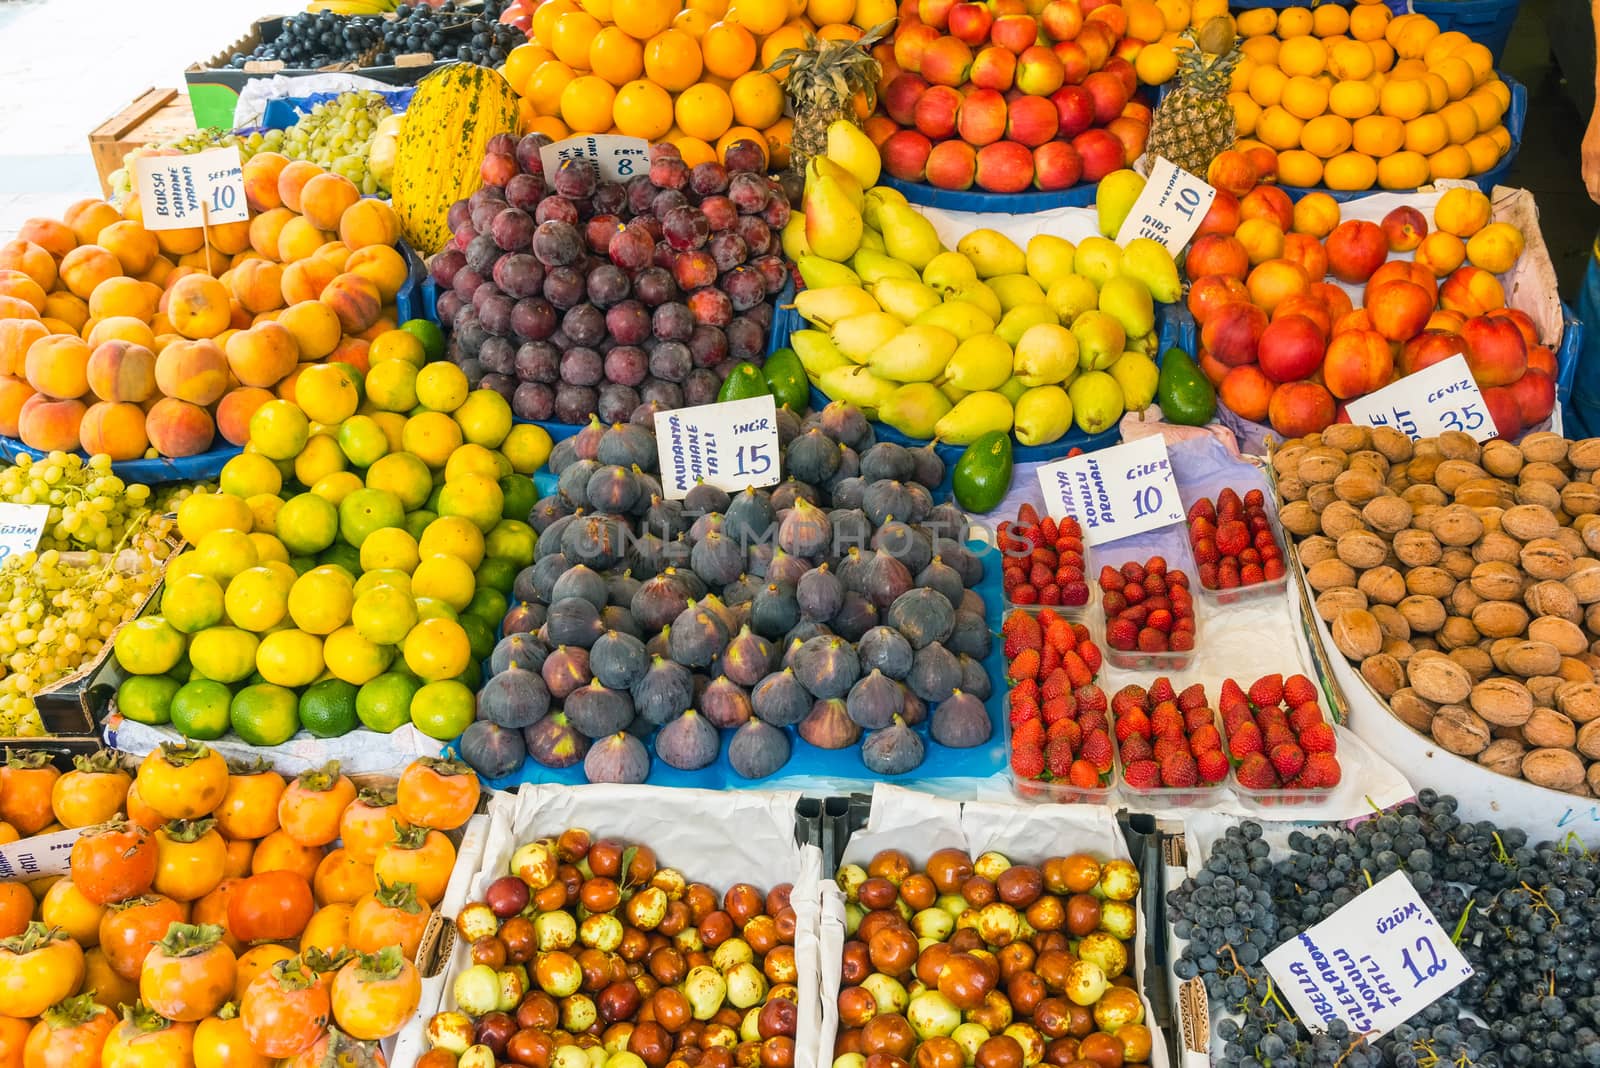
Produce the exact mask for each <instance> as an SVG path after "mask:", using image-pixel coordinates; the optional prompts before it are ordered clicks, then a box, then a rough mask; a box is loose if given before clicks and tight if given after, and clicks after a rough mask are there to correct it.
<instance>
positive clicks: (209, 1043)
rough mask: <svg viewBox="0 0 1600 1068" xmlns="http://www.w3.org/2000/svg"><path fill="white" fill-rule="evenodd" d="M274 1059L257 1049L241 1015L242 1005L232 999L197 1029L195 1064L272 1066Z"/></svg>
mask: <svg viewBox="0 0 1600 1068" xmlns="http://www.w3.org/2000/svg"><path fill="white" fill-rule="evenodd" d="M272 1065H273V1059H272V1058H271V1057H268V1056H267V1055H266V1054H264V1053H257V1052H256V1051H255V1050H254V1049H253V1048H252V1047H251V1045H250V1037H249V1036H248V1035H246V1034H245V1032H244V1021H243V1020H241V1019H239V1006H238V1005H237V1004H236V1003H234V1002H232V1001H230V1002H228V1003H227V1004H226V1005H224V1006H222V1008H220V1009H218V1010H217V1013H216V1015H214V1016H207V1017H206V1018H205V1019H204V1020H201V1021H200V1022H199V1024H197V1025H196V1026H195V1029H194V1068H272Z"/></svg>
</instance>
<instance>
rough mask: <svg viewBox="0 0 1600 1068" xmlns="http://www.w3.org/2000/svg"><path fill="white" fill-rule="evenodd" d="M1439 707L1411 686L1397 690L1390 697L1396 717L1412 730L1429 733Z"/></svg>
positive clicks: (1391, 707) (1390, 706)
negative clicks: (1429, 727)
mask: <svg viewBox="0 0 1600 1068" xmlns="http://www.w3.org/2000/svg"><path fill="white" fill-rule="evenodd" d="M1437 707H1438V706H1437V705H1435V704H1434V703H1433V702H1432V701H1429V700H1428V699H1427V698H1425V697H1423V696H1422V695H1421V694H1419V693H1417V691H1416V690H1413V689H1412V688H1410V687H1409V686H1408V687H1406V688H1404V689H1401V690H1396V691H1395V692H1394V694H1393V695H1392V696H1391V697H1390V698H1389V708H1390V709H1391V710H1392V711H1393V712H1394V714H1395V718H1397V719H1398V720H1400V722H1402V723H1404V724H1405V725H1406V726H1408V727H1410V728H1411V729H1412V730H1414V731H1421V732H1422V733H1424V734H1426V733H1428V725H1429V724H1430V723H1432V722H1433V713H1434V711H1435V709H1437Z"/></svg>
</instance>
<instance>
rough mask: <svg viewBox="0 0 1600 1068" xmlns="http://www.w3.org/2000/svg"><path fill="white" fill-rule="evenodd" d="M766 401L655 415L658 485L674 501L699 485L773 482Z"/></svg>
mask: <svg viewBox="0 0 1600 1068" xmlns="http://www.w3.org/2000/svg"><path fill="white" fill-rule="evenodd" d="M777 412H778V410H777V406H776V405H775V404H774V402H773V400H772V398H771V397H750V398H748V399H746V400H736V401H724V402H723V403H721V404H702V405H700V406H699V407H698V408H677V409H674V410H672V411H670V412H657V413H656V450H657V452H658V454H659V455H660V458H661V487H662V490H663V491H664V492H665V493H666V496H667V500H669V501H679V500H682V499H683V498H684V497H685V496H687V495H688V493H689V491H690V490H692V489H694V487H695V485H696V484H697V483H700V482H704V483H706V484H707V485H711V486H716V487H717V488H718V489H724V490H727V491H728V492H729V493H732V492H733V491H734V490H742V489H744V488H745V487H746V486H775V485H777V483H778V461H779V453H778V416H777Z"/></svg>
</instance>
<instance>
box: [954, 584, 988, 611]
mask: <svg viewBox="0 0 1600 1068" xmlns="http://www.w3.org/2000/svg"><path fill="white" fill-rule="evenodd" d="M956 608H957V610H958V611H962V612H971V613H972V614H973V615H975V616H981V615H983V614H984V612H985V610H986V606H985V605H984V603H983V598H982V597H980V596H978V591H977V590H975V589H971V588H969V589H968V590H967V592H966V593H965V594H963V595H962V597H961V603H960V604H959V605H957V606H956Z"/></svg>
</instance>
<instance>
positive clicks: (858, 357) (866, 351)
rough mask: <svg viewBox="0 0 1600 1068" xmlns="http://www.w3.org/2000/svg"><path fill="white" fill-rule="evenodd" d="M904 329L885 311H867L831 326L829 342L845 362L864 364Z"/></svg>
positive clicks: (900, 323) (903, 325) (901, 324)
mask: <svg viewBox="0 0 1600 1068" xmlns="http://www.w3.org/2000/svg"><path fill="white" fill-rule="evenodd" d="M905 328H906V324H904V323H902V322H901V321H900V320H899V319H896V318H895V317H894V316H892V315H890V314H889V313H888V312H881V311H875V312H867V313H866V314H864V315H852V316H850V318H848V319H840V320H839V321H838V322H837V323H834V324H833V329H832V330H831V331H829V333H828V339H829V340H830V341H832V342H833V347H834V348H836V349H838V350H839V354H840V355H842V356H843V357H845V359H847V360H850V361H851V362H852V363H861V364H864V363H866V362H867V361H868V360H870V359H871V358H872V354H873V353H874V352H877V351H878V349H880V348H882V347H883V346H884V345H887V344H888V343H889V342H891V341H893V340H894V339H895V338H896V337H897V336H899V334H900V331H902V330H904V329H905Z"/></svg>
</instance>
